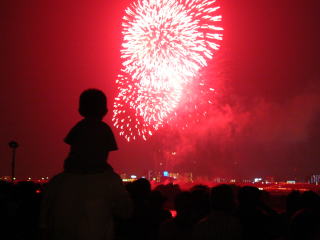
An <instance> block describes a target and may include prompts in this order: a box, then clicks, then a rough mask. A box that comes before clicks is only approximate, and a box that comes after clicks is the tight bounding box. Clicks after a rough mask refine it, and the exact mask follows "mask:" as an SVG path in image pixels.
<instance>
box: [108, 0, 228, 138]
mask: <svg viewBox="0 0 320 240" xmlns="http://www.w3.org/2000/svg"><path fill="white" fill-rule="evenodd" d="M215 2H216V1H215V0H137V1H136V2H134V3H133V4H132V5H131V6H129V7H128V8H127V9H126V10H125V16H124V17H123V23H122V27H123V32H122V33H123V44H122V50H121V58H122V59H123V61H122V69H121V73H120V74H119V75H118V78H117V80H116V84H117V88H118V95H117V97H116V98H115V101H114V110H113V119H112V120H113V123H114V125H115V127H116V128H118V129H120V135H122V136H124V137H125V138H126V139H127V141H130V140H135V139H136V138H137V137H142V138H143V139H144V140H146V139H147V138H148V136H151V135H152V134H153V132H154V131H156V130H158V129H159V128H160V127H162V126H163V125H164V124H166V123H167V122H169V121H170V119H172V117H173V116H174V115H176V114H177V113H176V111H177V109H178V108H179V104H180V103H181V99H182V97H183V95H184V93H185V91H186V87H187V86H188V84H190V83H192V82H193V81H195V79H196V78H197V76H198V74H199V71H200V70H201V69H202V68H203V67H206V66H207V60H209V59H212V57H213V53H214V51H216V50H218V49H219V46H220V45H219V44H218V41H220V40H222V34H221V31H222V30H223V29H222V28H221V27H220V26H218V25H217V23H218V22H220V21H221V16H220V15H215V12H216V11H217V10H218V9H219V7H218V6H215ZM210 91H213V89H210Z"/></svg>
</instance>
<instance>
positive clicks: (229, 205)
mask: <svg viewBox="0 0 320 240" xmlns="http://www.w3.org/2000/svg"><path fill="white" fill-rule="evenodd" d="M211 205H212V209H213V210H220V211H224V212H231V211H233V210H234V208H235V200H234V196H233V191H232V188H231V187H230V186H228V185H226V184H223V185H219V186H217V187H214V188H212V189H211Z"/></svg>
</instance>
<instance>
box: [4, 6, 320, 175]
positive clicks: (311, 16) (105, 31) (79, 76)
mask: <svg viewBox="0 0 320 240" xmlns="http://www.w3.org/2000/svg"><path fill="white" fill-rule="evenodd" d="M130 2H131V1H129V0H126V1H107V0H98V1H40V0H31V1H22V0H16V1H1V3H0V29H1V35H0V41H1V42H0V43H1V44H0V50H1V68H0V79H1V80H0V114H1V117H0V175H9V173H10V149H9V148H8V146H7V143H8V142H9V141H10V140H12V139H15V140H17V141H18V142H19V143H20V145H21V147H20V148H19V149H18V155H17V175H18V177H26V176H34V177H41V176H52V175H53V174H55V173H57V172H58V171H60V170H61V169H62V164H63V160H64V158H65V156H66V154H67V152H68V148H67V146H66V145H65V144H64V143H63V141H62V139H63V138H64V136H65V135H66V133H67V131H68V130H69V129H70V128H71V127H72V126H73V125H74V124H75V123H76V122H77V121H78V120H79V119H80V117H79V115H78V113H77V101H78V96H79V94H80V92H81V91H83V90H84V89H86V88H89V87H94V88H100V89H102V90H104V91H105V92H106V93H107V95H108V98H109V108H110V110H112V99H113V97H114V95H115V93H116V88H115V84H114V82H115V78H116V75H117V74H118V70H119V69H120V58H119V57H120V53H119V51H120V45H121V17H122V15H123V12H124V9H125V7H126V6H128V4H129V3H130ZM219 2H220V6H221V7H222V10H221V11H222V14H223V27H224V28H225V31H224V41H223V44H222V49H221V51H220V52H219V53H218V54H217V55H216V58H215V60H214V61H213V62H212V63H210V67H209V68H208V72H210V73H211V75H210V76H212V84H213V85H214V87H215V88H216V90H217V93H218V96H217V100H216V106H215V107H214V108H213V109H211V110H210V111H211V115H210V118H209V119H208V120H207V121H206V122H204V123H203V124H201V126H199V127H195V128H193V129H189V130H188V131H180V130H174V131H170V132H169V133H168V132H166V133H159V134H158V135H156V136H155V137H154V138H153V139H151V140H150V141H148V142H143V141H141V142H140V141H139V142H136V143H131V144H128V143H126V142H125V141H123V140H122V139H121V138H120V137H119V136H118V133H116V136H117V139H118V142H119V146H120V151H119V152H116V153H112V154H111V156H110V161H111V163H112V165H113V166H114V167H115V168H116V170H117V171H119V172H122V171H126V172H131V173H138V174H139V173H141V174H142V173H143V172H145V171H146V170H148V169H150V168H151V167H152V166H153V164H154V157H155V155H156V154H155V152H157V151H158V150H159V149H160V150H163V149H165V150H168V149H170V150H171V149H173V150H175V151H178V154H179V156H178V157H177V158H176V159H174V160H172V161H173V162H172V163H171V165H172V166H175V165H176V167H179V168H181V169H186V170H188V169H194V171H197V172H198V173H203V174H211V175H213V174H216V175H226V176H241V177H255V176H273V175H274V176H286V177H287V176H288V177H294V176H299V177H304V176H306V175H309V174H311V173H316V172H317V173H320V161H319V160H320V151H319V143H320V106H319V104H320V101H319V100H320V99H319V96H320V95H319V93H320V60H319V55H320V48H319V42H320V35H319V34H320V33H319V22H320V14H319V13H320V3H319V1H317V0H309V1H304V0H282V1H277V0H268V1H267V0H261V1H255V0H242V1H238V0H220V1H219ZM106 121H107V122H109V123H110V124H111V122H110V116H109V117H107V118H106ZM165 142H169V143H170V145H169V146H168V145H167V144H164V143H165ZM171 143H172V144H171Z"/></svg>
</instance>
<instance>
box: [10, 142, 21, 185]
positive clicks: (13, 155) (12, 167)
mask: <svg viewBox="0 0 320 240" xmlns="http://www.w3.org/2000/svg"><path fill="white" fill-rule="evenodd" d="M8 144H9V147H10V148H11V149H12V162H11V182H14V180H15V168H16V149H17V148H18V147H19V144H18V143H17V142H16V141H11V142H9V143H8Z"/></svg>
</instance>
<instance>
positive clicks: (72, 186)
mask: <svg viewBox="0 0 320 240" xmlns="http://www.w3.org/2000/svg"><path fill="white" fill-rule="evenodd" d="M79 103H80V104H79V113H80V114H81V116H82V117H83V119H82V120H81V121H80V122H79V123H77V124H76V125H75V126H74V127H73V128H72V129H71V131H70V132H69V134H68V135H67V137H66V138H65V142H66V143H67V144H69V145H70V152H69V154H68V156H67V158H66V160H65V163H64V170H63V172H61V173H59V174H57V175H56V176H54V177H53V178H52V179H51V180H50V181H49V182H48V183H46V184H39V183H35V182H31V181H28V182H17V183H11V182H6V181H0V221H1V223H0V226H1V231H0V234H1V237H2V238H1V239H13V240H34V239H40V240H64V239H66V240H89V239H90V240H108V239H115V240H132V239H137V240H180V239H181V240H198V239H199V240H209V239H210V240H258V239H262V240H298V239H300V240H319V239H320V197H319V195H318V194H316V193H315V192H312V191H305V192H299V191H293V192H291V193H290V194H288V195H287V196H284V197H285V202H286V207H285V208H284V209H275V208H273V207H272V206H273V204H272V203H273V202H274V201H275V198H274V196H273V195H272V194H270V193H268V192H266V191H263V190H259V189H258V188H256V187H253V186H244V187H240V186H236V185H227V184H222V185H218V186H215V187H212V188H210V187H208V186H206V185H196V186H193V187H192V188H190V189H187V190H185V189H184V190H182V189H180V186H179V185H176V184H173V183H169V184H166V185H163V184H162V185H158V186H155V187H154V188H152V186H151V184H150V182H149V181H148V180H147V179H144V178H141V179H138V180H136V181H134V182H131V183H127V184H126V185H124V184H123V183H122V181H121V178H120V177H119V175H118V174H117V173H115V172H114V171H113V169H112V167H111V166H110V165H109V164H108V163H107V159H108V154H109V152H110V151H114V150H117V144H116V141H115V139H114V136H113V133H112V131H111V129H110V127H109V126H108V125H107V124H106V123H104V122H103V121H102V119H103V117H104V116H105V115H106V113H107V98H106V96H105V95H104V93H103V92H101V91H99V90H96V89H89V90H86V91H84V92H83V93H82V94H81V96H80V101H79ZM173 210H174V211H175V212H176V215H175V216H174V215H173V214H172V211H173Z"/></svg>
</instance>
